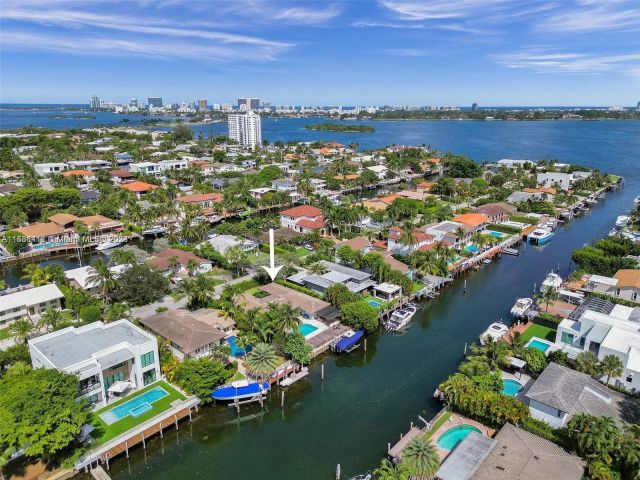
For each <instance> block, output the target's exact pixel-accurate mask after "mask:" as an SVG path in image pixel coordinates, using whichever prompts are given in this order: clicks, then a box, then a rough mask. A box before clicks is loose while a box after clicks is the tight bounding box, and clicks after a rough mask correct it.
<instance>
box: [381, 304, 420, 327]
mask: <svg viewBox="0 0 640 480" xmlns="http://www.w3.org/2000/svg"><path fill="white" fill-rule="evenodd" d="M417 311H418V308H417V307H415V306H414V305H409V306H407V307H404V308H402V309H400V310H397V311H395V312H393V314H392V315H391V318H390V319H389V321H388V322H387V323H386V324H385V326H384V328H385V329H387V330H389V331H391V332H397V331H398V330H402V329H403V328H404V327H406V326H407V324H408V323H409V321H410V320H411V318H413V316H414V315H415V314H416V312H417Z"/></svg>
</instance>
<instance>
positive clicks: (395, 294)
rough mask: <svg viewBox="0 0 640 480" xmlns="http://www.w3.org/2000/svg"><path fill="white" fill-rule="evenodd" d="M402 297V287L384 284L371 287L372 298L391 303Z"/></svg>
mask: <svg viewBox="0 0 640 480" xmlns="http://www.w3.org/2000/svg"><path fill="white" fill-rule="evenodd" d="M401 295H402V287H401V286H400V285H395V284H393V283H388V282H384V283H381V284H379V285H375V286H374V287H373V296H374V297H376V298H379V299H381V300H384V301H385V302H391V301H393V300H395V299H396V298H400V296H401Z"/></svg>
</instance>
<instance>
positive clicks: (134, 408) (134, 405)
mask: <svg viewBox="0 0 640 480" xmlns="http://www.w3.org/2000/svg"><path fill="white" fill-rule="evenodd" d="M167 395H169V393H168V392H167V391H166V390H165V389H164V388H162V387H155V388H152V389H151V390H147V391H146V392H144V393H143V394H141V395H138V396H137V397H135V398H132V399H131V400H129V401H127V402H124V403H121V404H120V405H118V406H117V407H113V408H112V409H111V410H108V411H106V412H104V413H101V414H100V418H101V419H102V420H104V422H105V423H106V424H107V425H111V424H112V423H115V422H117V421H118V420H122V419H123V418H125V417H127V416H129V415H131V416H132V417H134V418H135V417H139V416H140V415H142V414H143V413H146V412H148V411H149V410H151V409H152V408H153V407H152V406H151V404H152V403H154V402H157V401H158V400H160V399H161V398H164V397H166V396H167Z"/></svg>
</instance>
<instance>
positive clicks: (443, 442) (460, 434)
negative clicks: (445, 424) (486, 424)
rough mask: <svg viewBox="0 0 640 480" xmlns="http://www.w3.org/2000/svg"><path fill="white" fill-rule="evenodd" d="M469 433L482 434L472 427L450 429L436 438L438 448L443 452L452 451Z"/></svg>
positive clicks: (463, 426) (459, 426) (460, 426)
mask: <svg viewBox="0 0 640 480" xmlns="http://www.w3.org/2000/svg"><path fill="white" fill-rule="evenodd" d="M471 432H477V433H482V432H481V431H480V429H479V428H476V427H474V426H473V425H458V426H457V427H453V428H450V429H449V430H447V431H446V432H444V433H443V434H442V435H440V437H439V438H438V446H439V447H440V448H443V449H445V450H453V449H454V448H456V447H457V446H458V444H459V443H460V442H461V441H463V440H464V439H465V438H467V435H469V434H470V433H471Z"/></svg>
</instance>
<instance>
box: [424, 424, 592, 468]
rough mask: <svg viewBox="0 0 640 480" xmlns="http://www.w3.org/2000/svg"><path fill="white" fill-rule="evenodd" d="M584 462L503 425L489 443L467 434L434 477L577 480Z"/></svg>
mask: <svg viewBox="0 0 640 480" xmlns="http://www.w3.org/2000/svg"><path fill="white" fill-rule="evenodd" d="M583 474H584V462H583V461H582V460H581V459H580V458H579V457H577V456H575V455H571V454H570V453H568V452H566V451H564V450H563V449H562V448H561V447H559V446H558V445H556V444H555V443H552V442H550V441H549V440H545V439H544V438H541V437H538V436H537V435H534V434H533V433H529V432H527V431H525V430H522V429H520V428H518V427H514V426H513V425H511V424H509V423H507V424H505V425H504V426H503V427H502V429H500V431H499V432H498V434H497V435H496V436H495V438H493V439H491V438H488V437H485V436H483V435H481V434H479V433H476V432H471V433H470V434H469V435H468V436H467V437H466V438H465V439H464V440H463V441H462V442H460V443H459V444H458V446H457V447H456V448H455V450H453V451H452V452H451V454H449V456H448V457H447V458H446V459H445V461H444V462H443V463H442V465H441V466H440V469H439V470H438V472H437V473H436V477H435V478H437V479H440V480H560V479H562V480H580V479H581V478H582V476H583Z"/></svg>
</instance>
